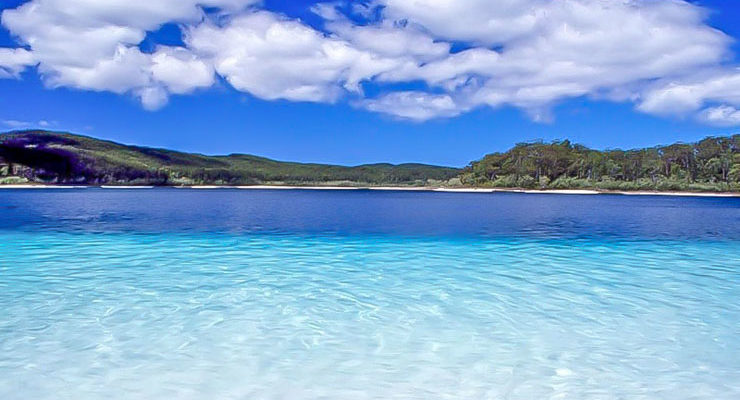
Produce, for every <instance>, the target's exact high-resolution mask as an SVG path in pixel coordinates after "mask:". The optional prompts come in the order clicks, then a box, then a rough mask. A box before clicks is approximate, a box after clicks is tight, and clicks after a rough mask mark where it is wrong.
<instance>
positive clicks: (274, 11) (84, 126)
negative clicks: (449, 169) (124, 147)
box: [0, 0, 740, 166]
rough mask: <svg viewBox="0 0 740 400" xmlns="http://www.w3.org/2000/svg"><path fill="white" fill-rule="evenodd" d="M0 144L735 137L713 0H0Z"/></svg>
mask: <svg viewBox="0 0 740 400" xmlns="http://www.w3.org/2000/svg"><path fill="white" fill-rule="evenodd" d="M0 12H1V13H2V14H1V16H0V131H8V130H14V129H30V128H41V129H49V130H60V131H69V132H73V133H79V134H85V135H90V136H94V137H99V138H104V139H109V140H115V141H118V142H122V143H127V144H137V145H145V146H154V147H165V148H170V149H176V150H181V151H189V152H199V153H204V154H230V153H248V154H256V155H261V156H266V157H270V158H274V159H278V160H290V161H300V162H323V163H333V164H344V165H357V164H363V163H373V162H392V163H402V162H422V163H430V164H439V165H449V166H464V165H466V164H468V163H469V162H470V161H472V160H476V159H479V158H481V157H482V156H483V155H485V154H488V153H491V152H495V151H505V150H507V149H508V148H510V147H511V146H513V145H514V144H515V143H519V142H525V141H532V140H545V141H550V140H556V139H566V138H567V139H570V140H571V141H574V142H578V143H582V144H584V145H587V146H590V147H593V148H597V149H606V148H636V147H645V146H654V145H659V144H670V143H673V142H676V141H684V142H689V141H696V140H699V139H701V138H703V137H705V136H710V135H728V134H735V133H740V45H739V44H738V38H740V24H738V23H737V21H740V3H738V2H735V1H724V0H702V1H684V0H561V1H550V0H498V1H490V0H414V1H410V0H368V1H343V0H339V1H328V2H327V1H324V2H319V1H308V0H291V1H279V0H264V1H259V0H149V1H146V2H137V1H130V0H30V1H28V0H0Z"/></svg>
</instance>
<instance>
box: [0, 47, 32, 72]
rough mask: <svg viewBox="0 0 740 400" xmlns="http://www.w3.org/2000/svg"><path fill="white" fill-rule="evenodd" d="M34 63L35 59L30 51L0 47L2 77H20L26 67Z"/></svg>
mask: <svg viewBox="0 0 740 400" xmlns="http://www.w3.org/2000/svg"><path fill="white" fill-rule="evenodd" d="M33 64H35V61H34V57H33V54H32V53H31V52H30V51H28V50H26V49H10V48H5V47H0V78H12V77H18V75H20V73H21V72H22V71H23V70H24V69H26V67H28V66H31V65H33Z"/></svg>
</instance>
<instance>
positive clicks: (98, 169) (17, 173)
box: [0, 131, 460, 186]
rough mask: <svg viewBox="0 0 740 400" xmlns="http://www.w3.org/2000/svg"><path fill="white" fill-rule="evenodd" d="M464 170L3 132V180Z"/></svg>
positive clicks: (408, 178) (264, 179) (290, 179)
mask: <svg viewBox="0 0 740 400" xmlns="http://www.w3.org/2000/svg"><path fill="white" fill-rule="evenodd" d="M459 173H460V170H459V169H457V168H446V167H436V166H430V165H423V164H402V165H391V164H372V165H361V166H356V167H344V166H337V165H323V164H302V163H291V162H280V161H275V160H270V159H267V158H263V157H256V156H251V155H245V154H232V155H228V156H205V155H200V154H189V153H181V152H176V151H170V150H163V149H153V148H147V147H138V146H126V145H122V144H118V143H114V142H109V141H105V140H98V139H94V138H90V137H85V136H79V135H71V134H66V133H55V132H46V131H19V132H9V133H5V134H2V135H0V184H19V183H47V184H82V185H172V186H174V185H256V184H275V185H279V184H287V185H346V186H365V185H399V186H412V185H413V186H423V185H442V184H445V183H446V182H447V181H449V180H450V179H453V178H456V177H457V176H458V175H459Z"/></svg>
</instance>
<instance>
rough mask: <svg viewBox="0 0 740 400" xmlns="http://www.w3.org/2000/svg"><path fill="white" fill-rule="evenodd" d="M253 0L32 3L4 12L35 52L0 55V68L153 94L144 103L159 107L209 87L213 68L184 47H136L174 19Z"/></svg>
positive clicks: (53, 82)
mask: <svg viewBox="0 0 740 400" xmlns="http://www.w3.org/2000/svg"><path fill="white" fill-rule="evenodd" d="M253 3H255V0H152V1H130V0H32V1H29V2H27V3H25V4H23V5H21V6H19V7H18V8H16V9H9V10H5V11H3V13H2V18H1V19H2V24H3V25H4V26H5V27H6V28H7V29H8V30H9V31H10V32H11V33H12V34H13V35H15V36H16V37H17V38H18V39H19V40H20V42H21V43H22V44H24V45H26V46H27V47H29V48H30V51H27V54H21V55H18V54H16V55H15V58H16V60H15V62H13V61H14V60H13V59H12V58H10V57H9V56H7V55H6V54H5V52H0V68H2V69H1V70H0V71H2V70H5V72H6V73H5V75H6V77H8V76H9V75H13V76H17V75H18V73H19V72H20V71H21V70H22V69H23V68H24V67H25V66H28V65H32V64H34V63H38V65H39V72H40V73H41V75H42V76H43V77H44V79H45V82H46V83H47V84H48V85H49V86H50V87H59V86H66V87H73V88H79V89H86V90H98V91H103V90H104V91H111V92H114V93H129V92H131V93H135V94H137V96H138V97H140V98H141V99H142V100H143V101H145V99H148V100H149V101H147V102H146V103H145V106H147V107H148V108H154V107H155V106H157V105H159V106H161V105H163V104H164V103H166V99H167V97H168V96H169V94H170V93H178V94H180V93H188V92H190V91H192V90H195V89H197V88H199V87H207V86H210V85H211V84H212V83H213V72H212V69H211V67H210V66H208V65H206V64H205V63H204V62H202V61H200V60H196V59H195V58H194V56H192V55H188V54H186V50H184V49H181V50H174V49H171V48H165V47H160V48H159V49H158V50H157V51H156V52H155V53H154V54H149V53H144V52H142V51H141V50H140V49H139V47H138V44H139V43H141V41H142V40H144V38H145V37H146V33H147V32H148V31H153V30H156V29H158V28H159V27H160V26H161V25H162V24H165V23H168V22H175V23H195V22H198V21H200V20H202V19H203V18H204V14H203V9H202V7H218V8H222V9H224V10H228V11H232V12H235V11H239V10H243V9H245V7H247V6H249V5H251V4H253ZM2 50H5V49H2ZM17 51H25V50H24V49H17ZM22 56H23V57H22ZM24 57H25V59H24ZM8 58H10V61H8ZM19 58H20V60H18V59H19ZM0 73H1V72H0ZM207 75H208V76H207ZM154 93H157V95H156V96H155V95H153V94H154ZM155 98H156V99H157V100H156V101H152V100H153V99H155Z"/></svg>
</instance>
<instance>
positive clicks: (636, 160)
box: [461, 135, 740, 191]
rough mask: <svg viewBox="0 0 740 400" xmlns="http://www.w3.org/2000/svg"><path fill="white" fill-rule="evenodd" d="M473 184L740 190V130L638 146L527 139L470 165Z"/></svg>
mask: <svg viewBox="0 0 740 400" xmlns="http://www.w3.org/2000/svg"><path fill="white" fill-rule="evenodd" d="M461 181H462V183H463V184H464V185H469V186H487V187H520V188H536V189H604V190H623V191H624V190H688V191H740V135H735V136H732V137H708V138H706V139H704V140H702V141H700V142H697V143H691V144H684V143H677V144H672V145H670V146H660V147H653V148H647V149H636V150H626V151H625V150H606V151H597V150H592V149H589V148H586V147H584V146H581V145H577V144H572V143H571V142H569V141H567V140H564V141H558V142H553V143H542V142H537V143H522V144H518V145H516V146H515V147H514V148H513V149H511V150H509V151H507V152H505V153H494V154H489V155H487V156H485V157H484V158H483V159H482V160H480V161H476V162H473V163H471V164H470V166H469V167H467V168H466V169H465V170H464V172H463V173H462V175H461Z"/></svg>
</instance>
